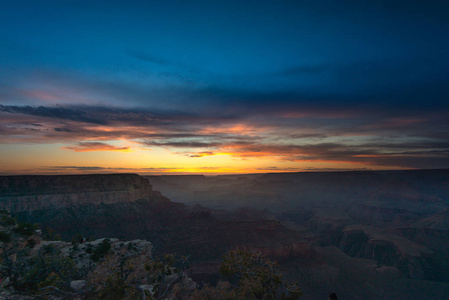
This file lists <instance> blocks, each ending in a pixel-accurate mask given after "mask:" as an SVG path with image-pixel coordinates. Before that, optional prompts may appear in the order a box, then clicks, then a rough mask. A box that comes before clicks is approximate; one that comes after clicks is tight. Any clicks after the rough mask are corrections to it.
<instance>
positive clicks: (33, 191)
mask: <svg viewBox="0 0 449 300" xmlns="http://www.w3.org/2000/svg"><path fill="white" fill-rule="evenodd" d="M159 195H160V194H159V193H157V192H154V191H153V189H152V186H151V185H150V183H149V182H148V180H147V179H144V178H142V177H140V176H138V175H135V174H108V175H67V176H0V208H3V209H7V210H9V211H10V212H12V213H17V212H22V211H33V210H39V209H46V208H59V207H71V206H77V205H82V204H94V205H99V204H102V203H104V204H111V203H119V202H133V201H136V200H139V199H149V198H150V197H152V196H159Z"/></svg>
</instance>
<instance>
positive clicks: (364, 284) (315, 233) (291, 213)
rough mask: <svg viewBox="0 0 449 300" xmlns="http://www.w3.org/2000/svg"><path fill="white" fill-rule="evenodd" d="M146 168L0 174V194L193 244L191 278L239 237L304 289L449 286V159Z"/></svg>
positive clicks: (412, 294)
mask: <svg viewBox="0 0 449 300" xmlns="http://www.w3.org/2000/svg"><path fill="white" fill-rule="evenodd" d="M147 178H148V179H149V182H148V181H147V180H145V179H143V178H142V177H140V176H137V175H131V174H129V175H125V174H123V175H86V176H9V177H6V176H4V177H0V203H1V206H2V207H3V208H8V209H9V210H11V211H12V212H13V213H15V215H16V216H18V217H19V218H21V219H24V220H27V221H31V222H37V223H40V224H41V226H42V227H43V228H44V229H45V228H52V229H53V230H55V231H56V232H59V233H61V235H62V236H63V238H65V239H70V238H71V237H72V236H73V235H75V234H82V235H85V236H95V237H117V238H122V239H137V238H144V239H148V240H150V241H151V242H152V243H153V244H154V246H155V251H160V252H169V253H177V254H187V255H191V261H192V267H191V268H190V270H189V271H190V275H191V277H192V278H194V279H196V280H197V281H202V280H204V281H215V280H217V278H218V265H219V261H220V258H221V256H222V255H223V254H224V253H225V252H226V251H229V250H231V249H234V248H236V247H246V248H251V249H257V250H260V251H263V252H265V253H266V254H268V255H270V256H271V257H273V258H274V259H276V260H277V261H278V262H279V263H280V264H281V266H282V267H283V269H284V270H285V274H286V276H287V277H288V279H291V280H295V281H298V282H299V283H300V286H301V287H302V289H303V290H304V296H303V299H326V297H327V293H328V292H329V291H330V290H335V291H337V294H338V295H339V297H341V298H342V299H362V298H363V299H403V298H406V299H447V298H448V297H449V250H448V249H449V223H448V220H449V209H448V208H449V171H448V170H425V171H383V172H340V173H291V174H263V175H235V176H215V177H205V176H149V177H147ZM86 182H88V183H86ZM150 183H151V185H152V186H153V188H154V190H158V191H160V192H161V193H162V194H161V193H158V192H155V191H154V190H153V188H152V186H151V185H150ZM115 195H116V196H115ZM164 196H167V197H168V198H167V197H164ZM169 199H170V200H169Z"/></svg>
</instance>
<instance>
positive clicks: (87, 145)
mask: <svg viewBox="0 0 449 300" xmlns="http://www.w3.org/2000/svg"><path fill="white" fill-rule="evenodd" d="M63 149H67V150H73V151H75V152H88V151H128V150H129V147H117V146H114V145H109V144H106V143H101V142H81V143H78V144H77V145H76V146H70V147H63Z"/></svg>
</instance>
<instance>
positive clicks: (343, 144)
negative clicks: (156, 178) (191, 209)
mask: <svg viewBox="0 0 449 300" xmlns="http://www.w3.org/2000/svg"><path fill="white" fill-rule="evenodd" d="M261 107H263V105H262V106H259V107H258V109H255V112H254V114H249V112H240V111H238V112H235V113H230V110H229V109H228V111H225V112H222V111H217V112H210V113H207V114H205V113H201V112H198V113H189V112H180V111H174V110H169V111H151V110H148V109H143V108H142V109H138V108H121V107H109V106H67V107H42V106H41V107H31V106H22V107H20V106H5V105H3V106H1V107H0V115H1V118H0V136H1V137H2V139H1V143H3V144H5V143H9V144H11V143H22V142H30V143H61V142H62V143H66V144H67V145H66V146H65V147H64V149H67V150H72V151H77V152H86V151H129V150H131V149H132V147H138V148H140V149H153V148H165V149H166V150H168V151H171V152H172V154H173V155H183V156H187V157H191V158H201V157H205V156H211V155H229V156H232V157H234V158H237V159H249V158H264V159H271V160H274V161H289V162H295V163H301V162H329V163H350V164H354V165H355V164H364V165H365V166H382V167H388V166H391V167H406V168H415V167H422V166H425V164H426V163H429V166H434V167H437V166H440V167H449V156H448V149H449V122H448V121H447V120H448V119H449V114H446V112H445V111H444V110H442V111H441V112H439V113H428V112H421V113H405V114H404V115H402V113H401V114H396V115H390V114H381V113H379V112H378V111H375V110H374V111H366V112H363V111H362V110H357V109H354V108H348V109H347V111H343V110H341V112H338V113H335V112H333V111H332V109H330V110H326V109H325V108H320V109H318V108H317V109H316V110H313V109H312V110H304V111H301V110H298V109H296V108H295V106H292V108H291V109H290V110H287V108H286V109H280V108H278V109H273V110H271V111H270V110H268V107H267V110H264V109H261ZM331 116H332V117H331ZM36 124H39V126H36ZM119 140H120V141H123V140H125V141H128V142H129V144H130V145H134V146H128V147H120V146H116V143H117V141H119ZM93 141H95V142H93Z"/></svg>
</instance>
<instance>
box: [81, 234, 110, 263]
mask: <svg viewBox="0 0 449 300" xmlns="http://www.w3.org/2000/svg"><path fill="white" fill-rule="evenodd" d="M109 250H111V241H110V240H109V239H104V240H103V241H102V242H101V244H100V245H98V247H97V248H95V250H94V252H93V253H92V255H91V256H90V258H91V259H92V260H93V261H99V260H100V259H101V258H103V257H104V256H105V255H106V254H107V253H108V252H109ZM86 252H87V251H86Z"/></svg>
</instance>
